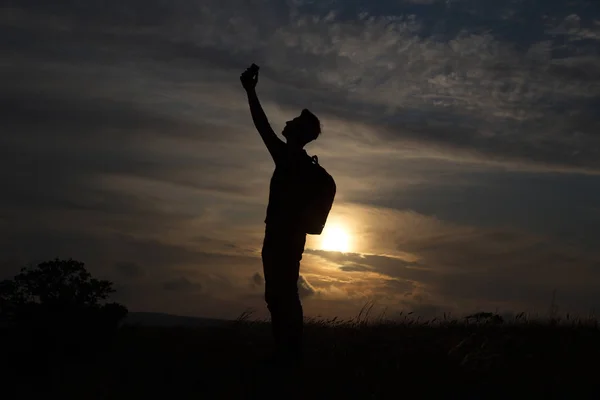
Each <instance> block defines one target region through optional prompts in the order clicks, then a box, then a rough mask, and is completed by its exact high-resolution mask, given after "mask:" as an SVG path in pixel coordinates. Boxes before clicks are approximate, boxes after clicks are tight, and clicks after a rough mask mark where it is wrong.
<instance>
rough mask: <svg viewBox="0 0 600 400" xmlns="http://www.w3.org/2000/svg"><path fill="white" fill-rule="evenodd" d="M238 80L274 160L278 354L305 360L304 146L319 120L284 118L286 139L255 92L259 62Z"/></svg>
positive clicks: (269, 256)
mask: <svg viewBox="0 0 600 400" xmlns="http://www.w3.org/2000/svg"><path fill="white" fill-rule="evenodd" d="M240 80H241V82H242V85H243V87H244V89H246V92H247V94H248V102H249V104H250V112H251V114H252V119H253V121H254V125H255V126H256V129H257V130H258V132H259V133H260V136H261V137H262V139H263V141H264V143H265V145H266V146H267V149H268V150H269V152H270V153H271V156H272V157H273V161H274V162H275V172H274V173H273V176H272V178H271V185H270V193H269V205H268V207H267V216H266V220H265V223H266V228H265V238H264V242H263V248H262V260H263V270H264V275H265V301H266V302H267V307H268V309H269V312H270V313H271V325H272V330H273V337H274V339H275V346H276V356H277V357H278V358H279V359H280V360H284V361H301V357H302V325H303V314H302V304H301V302H300V297H299V294H298V277H299V273H300V260H301V259H302V253H303V252H304V245H305V242H306V232H307V230H306V229H305V226H304V225H303V218H304V217H305V214H303V212H304V211H303V210H305V207H304V206H305V204H304V203H305V201H306V197H305V193H306V169H307V166H308V165H310V164H311V162H312V160H311V158H310V156H308V154H307V153H306V151H305V150H304V149H303V148H304V146H305V145H306V144H307V143H309V142H311V141H313V140H315V139H316V138H317V137H318V136H319V134H320V133H321V124H320V122H319V119H318V118H317V117H316V116H315V115H314V114H312V113H311V112H310V111H308V110H306V109H304V110H302V113H301V114H300V115H299V116H297V117H296V118H294V119H293V120H291V121H288V122H287V123H286V125H285V128H284V129H283V132H282V135H283V136H284V137H285V139H286V142H283V141H282V140H281V139H279V137H277V135H276V134H275V132H274V131H273V129H272V128H271V126H270V125H269V121H268V120H267V116H266V115H265V113H264V111H263V109H262V107H261V105H260V102H259V100H258V97H257V95H256V90H255V88H256V84H257V82H258V67H257V66H256V65H254V64H252V66H251V67H250V68H248V69H246V71H245V72H244V73H242V75H241V77H240ZM319 233H320V232H319Z"/></svg>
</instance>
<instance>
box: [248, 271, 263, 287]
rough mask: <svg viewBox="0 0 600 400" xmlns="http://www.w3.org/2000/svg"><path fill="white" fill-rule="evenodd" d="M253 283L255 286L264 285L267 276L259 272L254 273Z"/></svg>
mask: <svg viewBox="0 0 600 400" xmlns="http://www.w3.org/2000/svg"><path fill="white" fill-rule="evenodd" d="M251 284H252V285H253V286H255V287H263V286H264V284H265V278H263V276H262V275H261V274H259V273H258V272H257V273H255V274H254V275H252V278H251Z"/></svg>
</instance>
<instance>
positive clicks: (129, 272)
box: [115, 262, 144, 278]
mask: <svg viewBox="0 0 600 400" xmlns="http://www.w3.org/2000/svg"><path fill="white" fill-rule="evenodd" d="M115 269H116V270H117V271H118V272H119V273H121V274H122V275H123V276H125V277H126V278H138V277H141V276H143V275H144V269H143V268H142V267H141V266H140V265H138V264H136V263H132V262H120V263H116V264H115Z"/></svg>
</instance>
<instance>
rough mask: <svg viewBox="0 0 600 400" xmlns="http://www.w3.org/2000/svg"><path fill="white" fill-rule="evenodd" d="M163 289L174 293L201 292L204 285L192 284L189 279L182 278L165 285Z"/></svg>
mask: <svg viewBox="0 0 600 400" xmlns="http://www.w3.org/2000/svg"><path fill="white" fill-rule="evenodd" d="M163 289H165V290H168V291H172V292H188V291H199V290H202V285H200V284H199V283H195V282H192V281H190V280H189V279H188V278H186V277H184V276H181V277H179V278H176V279H173V280H170V281H168V282H165V283H163Z"/></svg>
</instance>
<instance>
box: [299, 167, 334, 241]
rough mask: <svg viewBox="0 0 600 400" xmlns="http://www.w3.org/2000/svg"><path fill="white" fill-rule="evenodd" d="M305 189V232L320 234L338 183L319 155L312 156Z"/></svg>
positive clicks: (303, 219)
mask: <svg viewBox="0 0 600 400" xmlns="http://www.w3.org/2000/svg"><path fill="white" fill-rule="evenodd" d="M304 189H305V203H304V204H305V207H304V210H303V218H302V221H303V222H304V228H305V232H306V233H308V234H310V235H320V234H321V232H323V228H324V227H325V222H327V217H328V216H329V211H331V207H332V206H333V199H334V198H335V191H336V185H335V181H334V179H333V177H332V176H331V175H329V173H328V172H327V171H326V170H325V168H323V167H322V166H321V165H320V164H319V159H318V158H317V156H312V157H310V164H309V166H308V167H307V174H306V186H305V187H304Z"/></svg>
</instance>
